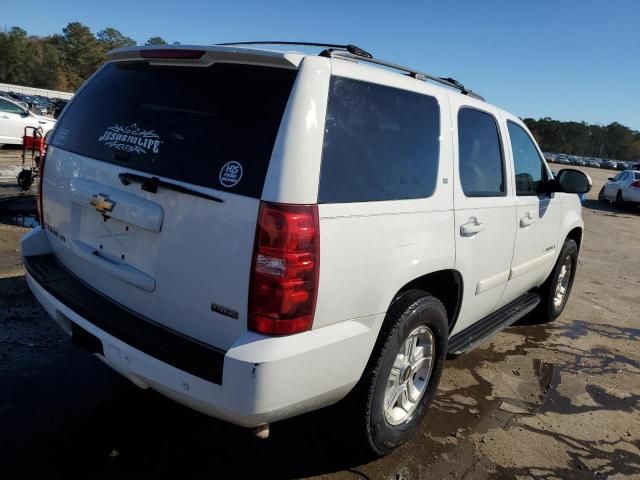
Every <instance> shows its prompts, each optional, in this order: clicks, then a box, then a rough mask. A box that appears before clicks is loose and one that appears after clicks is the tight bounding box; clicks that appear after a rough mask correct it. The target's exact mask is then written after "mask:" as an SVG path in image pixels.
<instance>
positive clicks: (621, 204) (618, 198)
mask: <svg viewBox="0 0 640 480" xmlns="http://www.w3.org/2000/svg"><path fill="white" fill-rule="evenodd" d="M616 207H618V208H623V207H624V199H623V198H622V190H618V193H617V194H616Z"/></svg>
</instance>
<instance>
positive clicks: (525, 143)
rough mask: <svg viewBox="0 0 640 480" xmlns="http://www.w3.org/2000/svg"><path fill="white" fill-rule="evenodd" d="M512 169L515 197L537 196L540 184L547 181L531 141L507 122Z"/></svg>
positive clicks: (540, 159) (523, 132) (513, 124)
mask: <svg viewBox="0 0 640 480" xmlns="http://www.w3.org/2000/svg"><path fill="white" fill-rule="evenodd" d="M507 127H508V129H509V137H510V138H511V150H512V151H513V168H514V169H515V175H516V195H538V190H539V189H538V187H539V185H540V183H541V182H543V181H545V180H547V169H546V167H545V165H544V162H543V161H542V158H540V155H539V154H538V150H537V149H536V147H535V145H534V143H533V140H531V137H530V136H529V135H528V134H527V132H525V131H524V130H523V128H522V127H521V126H519V125H516V124H515V123H513V122H507Z"/></svg>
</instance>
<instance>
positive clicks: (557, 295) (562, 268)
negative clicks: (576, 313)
mask: <svg viewBox="0 0 640 480" xmlns="http://www.w3.org/2000/svg"><path fill="white" fill-rule="evenodd" d="M577 265H578V245H577V244H576V241H575V240H573V239H572V238H567V239H566V240H565V241H564V245H563V246H562V250H560V255H559V256H558V260H557V261H556V265H555V267H554V268H553V271H552V272H551V275H550V276H549V278H548V279H547V280H546V281H545V283H544V284H543V285H542V287H540V296H541V297H542V301H541V302H540V305H539V306H538V310H537V313H538V315H537V317H538V318H537V319H538V320H539V321H540V322H541V323H546V322H551V321H553V320H555V319H556V318H558V317H559V316H560V314H561V313H562V311H563V310H564V307H565V306H566V304H567V300H568V299H569V294H570V293H571V287H573V280H574V278H575V276H576V267H577Z"/></svg>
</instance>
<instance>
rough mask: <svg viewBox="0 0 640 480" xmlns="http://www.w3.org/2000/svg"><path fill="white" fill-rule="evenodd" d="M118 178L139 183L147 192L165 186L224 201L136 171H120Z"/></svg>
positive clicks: (128, 182) (127, 182) (175, 190)
mask: <svg viewBox="0 0 640 480" xmlns="http://www.w3.org/2000/svg"><path fill="white" fill-rule="evenodd" d="M118 178H120V181H121V182H122V184H123V185H129V184H131V183H139V184H140V186H141V188H142V190H144V191H145V192H150V193H156V192H157V191H158V188H165V189H167V190H173V191H174V192H179V193H184V194H186V195H193V196H194V197H200V198H206V199H207V200H213V201H214V202H219V203H222V202H224V200H222V199H221V198H218V197H214V196H213V195H208V194H206V193H202V192H199V191H197V190H193V189H192V188H188V187H183V186H182V185H178V184H175V183H172V182H165V181H164V180H160V179H159V178H158V177H145V176H144V175H136V174H135V173H120V174H119V175H118Z"/></svg>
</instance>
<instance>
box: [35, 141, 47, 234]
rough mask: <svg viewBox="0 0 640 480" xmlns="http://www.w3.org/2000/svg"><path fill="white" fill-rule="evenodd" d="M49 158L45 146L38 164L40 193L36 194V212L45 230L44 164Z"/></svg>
mask: <svg viewBox="0 0 640 480" xmlns="http://www.w3.org/2000/svg"><path fill="white" fill-rule="evenodd" d="M46 158H47V147H46V145H45V147H44V149H43V151H42V154H41V155H40V161H39V162H38V176H39V177H40V178H38V193H36V211H37V213H38V221H39V222H40V225H42V227H43V228H44V212H43V210H42V183H43V177H44V162H45V159H46Z"/></svg>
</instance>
